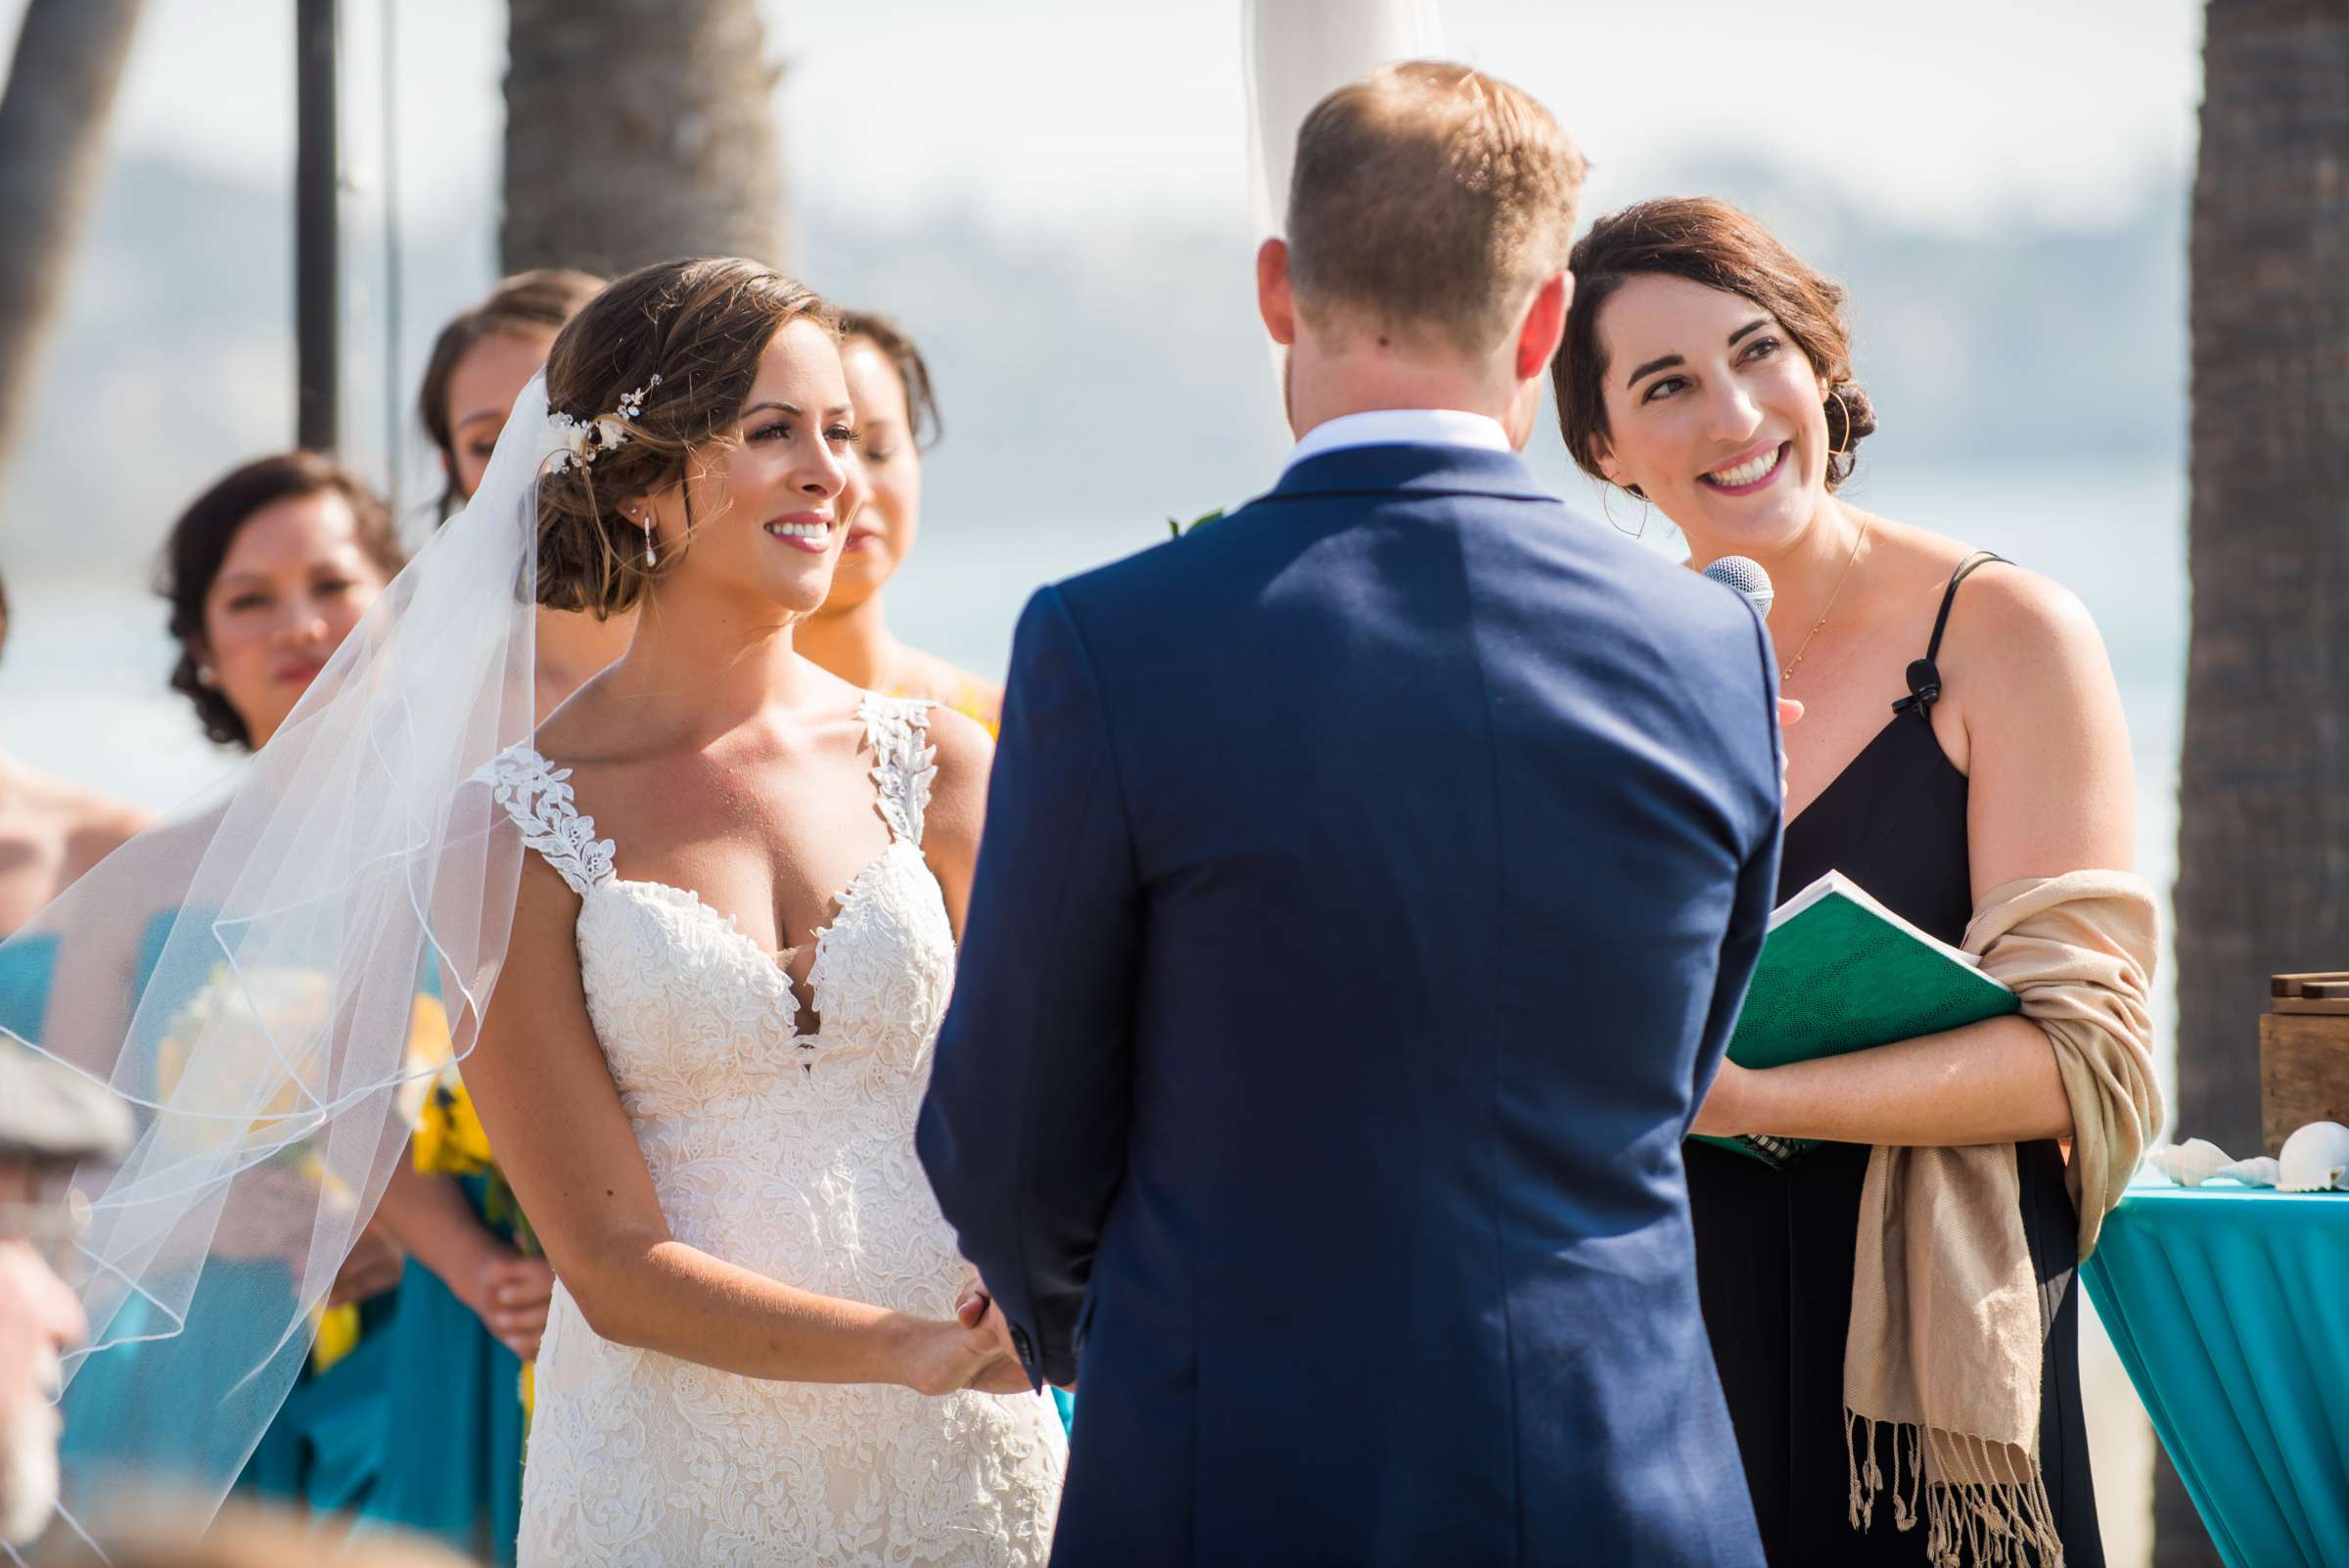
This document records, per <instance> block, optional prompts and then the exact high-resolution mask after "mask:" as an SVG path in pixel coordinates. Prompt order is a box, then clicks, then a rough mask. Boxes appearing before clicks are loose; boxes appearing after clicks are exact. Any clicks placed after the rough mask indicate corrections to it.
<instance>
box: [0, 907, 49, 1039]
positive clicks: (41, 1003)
mask: <svg viewBox="0 0 2349 1568" xmlns="http://www.w3.org/2000/svg"><path fill="white" fill-rule="evenodd" d="M57 941H58V939H57V934H56V933H55V932H43V933H41V934H40V935H38V936H29V937H19V938H17V939H16V941H14V942H12V943H10V944H8V945H6V946H0V1030H5V1031H7V1032H8V1033H9V1034H11V1035H14V1036H16V1037H17V1038H19V1039H23V1040H37V1039H39V1038H41V1019H42V1017H43V1016H44V1015H45V1014H47V1012H48V1011H49V982H50V980H51V979H52V977H53V976H54V975H55V974H56V971H57Z"/></svg>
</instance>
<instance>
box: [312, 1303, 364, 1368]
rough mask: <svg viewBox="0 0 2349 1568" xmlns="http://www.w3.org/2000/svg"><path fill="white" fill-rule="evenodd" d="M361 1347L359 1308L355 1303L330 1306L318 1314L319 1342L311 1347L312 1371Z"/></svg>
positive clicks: (326, 1365) (330, 1364)
mask: <svg viewBox="0 0 2349 1568" xmlns="http://www.w3.org/2000/svg"><path fill="white" fill-rule="evenodd" d="M358 1348H359V1309H358V1308H357V1306H356V1305H354V1304H348V1303H346V1304H345V1305H344V1306H341V1307H328V1308H324V1309H322V1310H321V1311H320V1312H319V1314H318V1343H317V1344H315V1345H313V1346H311V1347H310V1371H311V1372H312V1373H313V1374H315V1373H319V1372H323V1371H325V1370H326V1369H327V1368H328V1367H330V1366H332V1365H334V1364H335V1362H337V1361H339V1360H342V1359H343V1358H344V1357H345V1356H348V1355H349V1354H350V1353H351V1352H352V1351H354V1350H357V1349H358Z"/></svg>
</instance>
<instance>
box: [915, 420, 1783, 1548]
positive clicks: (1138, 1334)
mask: <svg viewBox="0 0 2349 1568" xmlns="http://www.w3.org/2000/svg"><path fill="white" fill-rule="evenodd" d="M1772 677H1773V671H1772V669H1771V667H1770V659H1769V650H1768V645H1767V642H1766V639H1765V634H1764V632H1763V628H1762V625H1761V623H1760V622H1759V621H1758V619H1757V618H1756V617H1755V615H1754V614H1753V612H1752V611H1751V610H1750V609H1749V608H1748V607H1747V606H1746V604H1745V603H1744V602H1743V601H1742V600H1741V599H1739V598H1738V597H1737V596H1736V595H1735V594H1734V593H1732V592H1729V591H1728V590H1727V589H1725V588H1723V587H1721V586H1719V585H1718V584H1715V583H1712V582H1709V581H1706V580H1704V579H1703V578H1701V577H1698V576H1695V575H1693V574H1691V573H1689V572H1686V571H1684V570H1682V569H1680V568H1678V567H1674V566H1672V565H1669V564H1668V563H1666V562H1664V561H1662V560H1661V559H1659V558H1657V557H1656V556H1654V555H1653V554H1651V553H1649V552H1647V551H1646V550H1643V549H1641V548H1640V547H1639V546H1637V545H1635V544H1634V543H1632V542H1631V541H1629V540H1627V539H1625V538H1623V537H1621V536H1620V535H1618V534H1616V533H1614V532H1613V531H1611V530H1606V529H1603V528H1601V527H1599V526H1597V525H1595V524H1592V523H1590V522H1588V521H1586V520H1583V519H1580V518H1578V517H1576V516H1574V515H1573V514H1571V513H1569V512H1568V511H1567V510H1566V508H1565V507H1564V506H1562V505H1561V504H1560V503H1559V502H1558V501H1557V500H1556V499H1554V498H1553V497H1551V496H1549V495H1547V494H1545V493H1543V490H1542V489H1541V487H1540V486H1539V485H1538V484H1536V483H1535V482H1534V480H1533V479H1532V477H1531V476H1530V475H1529V474H1528V473H1527V471H1526V470H1525V468H1524V467H1523V465H1522V464H1521V463H1520V462H1519V461H1518V460H1517V458H1516V457H1515V456H1514V455H1513V454H1509V453H1502V452H1494V451H1483V450H1476V449H1470V448H1466V447H1450V446H1421V445H1385V446H1367V447H1357V448H1351V449H1341V450H1337V451H1333V452H1329V453H1325V454H1323V455H1320V456H1317V457H1312V458H1308V459H1306V460H1305V461H1303V462H1300V463H1298V464H1296V465H1295V466H1293V467H1292V468H1291V469H1290V470H1289V472H1288V473H1287V475H1286V476H1285V477H1284V478H1283V479H1282V481H1281V483H1280V484H1279V486H1278V487H1277V488H1275V489H1274V490H1272V491H1271V492H1270V493H1269V494H1268V495H1266V496H1265V497H1263V498H1261V499H1259V500H1257V501H1255V502H1252V503H1251V504H1249V505H1248V506H1246V507H1244V508H1242V509H1241V510H1239V511H1238V512H1235V513H1233V514H1232V515H1231V516H1229V517H1227V518H1225V519H1223V520H1221V522H1218V523H1213V524H1210V525H1208V526H1206V527H1205V528H1202V529H1200V530H1197V531H1195V532H1193V533H1192V534H1190V535H1188V536H1186V537H1184V538H1182V539H1179V540H1175V541H1172V542H1170V543H1168V544H1165V545H1162V546H1160V547H1159V548H1157V549H1154V550H1149V551H1146V552H1144V553H1142V554H1140V555H1137V556H1134V557H1132V558H1130V559H1128V560H1126V561H1122V562H1120V563H1118V564H1116V565H1113V566H1110V567H1106V568H1103V569H1102V570H1100V571H1097V572H1092V573H1089V574H1087V575H1085V576H1080V577H1076V578H1073V579H1071V580H1069V581H1067V582H1064V583H1061V584H1060V585H1058V586H1057V587H1052V588H1046V589H1043V590H1042V591H1040V592H1038V593H1037V594H1036V597H1035V599H1034V600H1033V601H1031V603H1030V604H1029V606H1028V608H1027V611H1026V613H1025V615H1024V616H1023V617H1022V619H1021V623H1020V628H1019V634H1018V638H1017V642H1016V645H1015V651H1014V654H1013V662H1012V672H1011V682H1010V689H1009V693H1008V697H1007V700H1006V703H1005V706H1004V716H1003V734H1002V744H1001V749H1000V750H999V752H998V753H997V755H996V761H995V771H994V779H993V784H992V789H991V792H990V797H989V805H988V820H987V832H986V839H985V843H984V846H983V848H982V850H981V853H980V857H979V868H978V876H977V883H976V886H975V888H974V890H973V893H972V896H971V904H970V916H969V921H968V934H967V936H966V938H965V941H964V944H963V948H962V958H961V966H960V972H959V975H958V978H957V980H956V983H955V991H954V1001H953V1006H952V1008H951V1010H950V1012H949V1013H948V1016H947V1018H946V1022H945V1026H944V1034H943V1035H942V1037H941V1038H940V1040H939V1045H938V1055H937V1063H936V1067H935V1070H934V1073H933V1077H932V1081H931V1085H930V1091H929V1097H928V1100H927V1102H926V1104H925V1105H924V1108H923V1111H922V1117H921V1127H920V1151H921V1158H922V1164H923V1166H924V1168H925V1169H926V1170H927V1171H928V1173H929V1176H930V1179H931V1182H932V1184H933V1186H934V1187H935V1189H936V1191H937V1194H938V1198H939V1202H940V1205H941V1206H942V1208H943V1209H944V1213H945V1215H946V1218H947V1219H948V1220H949V1221H950V1222H952V1223H953V1225H954V1227H955V1230H956V1232H957V1234H958V1235H959V1237H960V1238H961V1243H962V1248H963V1251H964V1252H965V1254H966V1255H967V1256H968V1257H969V1258H970V1259H971V1260H972V1261H973V1262H974V1263H975V1264H977V1266H978V1267H979V1269H980V1271H981V1273H982V1274H983V1275H984V1276H985V1278H986V1281H987V1284H988V1286H989V1288H990V1290H991V1291H992V1292H993V1294H994V1296H995V1299H996V1300H997V1301H998V1302H999V1303H1000V1304H1001V1306H1002V1308H1003V1311H1004V1314H1005V1315H1006V1316H1007V1317H1008V1318H1009V1320H1010V1322H1011V1323H1012V1325H1013V1330H1014V1335H1013V1337H1014V1339H1015V1342H1016V1343H1018V1344H1019V1345H1020V1347H1021V1350H1022V1354H1023V1357H1024V1358H1025V1359H1026V1360H1028V1361H1029V1363H1030V1366H1031V1369H1032V1371H1034V1372H1036V1373H1037V1374H1039V1375H1040V1376H1042V1377H1045V1378H1049V1379H1051V1380H1052V1381H1055V1382H1068V1381H1070V1380H1073V1379H1076V1378H1077V1377H1078V1375H1079V1372H1080V1369H1081V1366H1082V1388H1081V1389H1080V1391H1079V1395H1078V1413H1077V1423H1076V1433H1075V1439H1074V1442H1075V1447H1074V1451H1073V1453H1072V1455H1071V1461H1070V1471H1069V1480H1068V1489H1067V1492H1066V1495H1065V1497H1064V1499H1063V1503H1062V1509H1061V1515H1060V1527H1059V1528H1060V1533H1059V1537H1058V1545H1057V1547H1056V1551H1055V1561H1056V1562H1058V1563H1062V1564H1074V1565H1090V1564H1103V1565H1107V1564H1118V1565H1122V1568H1130V1565H1142V1564H1154V1563H1170V1564H1172V1563H1182V1564H1213V1565H1218V1568H1221V1565H1226V1564H1245V1563H1259V1562H1262V1563H1329V1564H1346V1565H1350V1568H1361V1565H1368V1564H1394V1565H1398V1568H1402V1565H1409V1568H1427V1565H1431V1564H1441V1563H1519V1562H1523V1563H1605V1564H1632V1563H1636V1564H1640V1565H1642V1568H1667V1565H1672V1564H1690V1565H1695V1564H1703V1565H1706V1568H1719V1565H1725V1564H1726V1565H1733V1568H1737V1565H1759V1564H1760V1563H1761V1561H1762V1550H1761V1545H1760V1543H1759V1540H1758V1539H1757V1537H1756V1535H1755V1529H1754V1522H1753V1513H1752V1508H1751V1505H1750V1504H1749V1502H1748V1500H1747V1498H1746V1491H1745V1482H1744V1479H1743V1471H1742V1469H1741V1467H1740V1465H1739V1463H1738V1457H1737V1453H1736V1450H1735V1447H1734V1440H1733V1438H1732V1436H1731V1434H1730V1430H1729V1421H1728V1414H1727V1408H1726V1407H1725V1406H1724V1404H1723V1401H1722V1396H1721V1389H1720V1384H1719V1382H1718V1380H1717V1378H1716V1375H1715V1372H1714V1367H1713V1359H1712V1353H1711V1350H1710V1348H1709V1346H1708V1344H1707V1342H1706V1337H1705V1325H1704V1322H1703V1320H1702V1319H1701V1318H1700V1317H1699V1315H1698V1311H1697V1297H1696V1278H1695V1259H1694V1255H1693V1252H1692V1250H1691V1241H1690V1233H1689V1222H1688V1207H1687V1197H1686V1190H1685V1186H1684V1184H1683V1178H1682V1175H1681V1137H1682V1135H1683V1134H1684V1133H1685V1132H1686V1130H1687V1127H1688V1122H1689V1119H1690V1117H1691V1115H1692V1114H1693V1108H1694V1105H1695V1103H1696V1101H1697V1098H1698V1096H1699V1095H1700V1093H1701V1091H1702V1090H1703V1088H1704V1086H1705V1085H1706V1084H1708V1083H1710V1081H1711V1079H1712V1076H1713V1073H1714V1070H1715V1068H1716V1067H1717V1066H1718V1064H1719V1062H1720V1058H1721V1053H1722V1050H1723V1047H1724V1046H1725V1044H1726V1043H1727V1038H1728V1035H1729V1029H1730V1025H1731V1024H1732V1022H1733V1021H1734V1018H1735V1015H1736V1012H1737V1007H1738V1002H1739V1000H1740V999H1741V997H1742V995H1743V993H1744V989H1745V983H1746V980H1747V977H1748V974H1749V972H1750V970H1751V968H1752V964H1753V961H1754V955H1755V952H1756V950H1757V949H1758V948H1759V946H1760V945H1761V942H1762V938H1763V934H1764V931H1765V929H1766V927H1767V924H1768V920H1769V916H1770V910H1771V900H1772V896H1773V888H1774V884H1775V881H1776V874H1777V840H1778V825H1779V822H1778V818H1779V809H1780V797H1779V781H1778V770H1777V761H1776V713H1775V708H1774V705H1773V700H1772V699H1773V696H1774V694H1775V687H1774V682H1773V678H1772Z"/></svg>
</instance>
